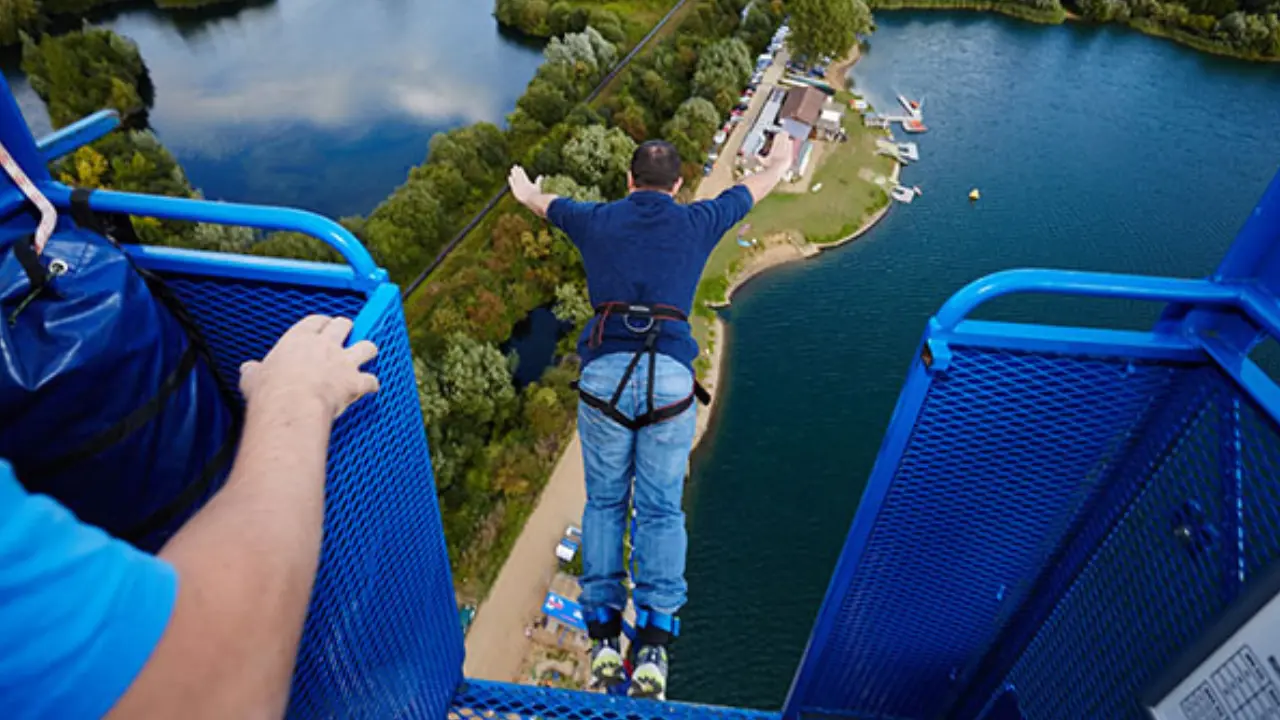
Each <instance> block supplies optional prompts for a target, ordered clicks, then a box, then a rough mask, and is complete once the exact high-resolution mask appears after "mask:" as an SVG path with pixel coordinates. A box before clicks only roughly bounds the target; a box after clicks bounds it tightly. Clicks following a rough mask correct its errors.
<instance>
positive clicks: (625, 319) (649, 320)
mask: <svg viewBox="0 0 1280 720" xmlns="http://www.w3.org/2000/svg"><path fill="white" fill-rule="evenodd" d="M633 309H634V308H633ZM644 311H645V313H644V319H645V320H646V322H645V324H644V327H636V326H635V325H632V324H631V313H630V312H627V313H625V314H624V315H623V316H622V324H623V325H625V326H626V328H627V329H628V330H630V331H631V332H633V333H635V334H637V335H644V334H645V333H647V332H649V331H650V330H652V329H653V322H654V320H653V313H651V312H650V311H649V309H648V308H644Z"/></svg>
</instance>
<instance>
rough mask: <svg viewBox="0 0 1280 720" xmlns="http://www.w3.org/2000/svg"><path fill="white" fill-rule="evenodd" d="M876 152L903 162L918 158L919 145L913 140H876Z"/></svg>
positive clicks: (914, 160)
mask: <svg viewBox="0 0 1280 720" xmlns="http://www.w3.org/2000/svg"><path fill="white" fill-rule="evenodd" d="M876 153H877V154H880V155H887V156H889V157H891V158H893V159H894V160H897V161H898V162H900V163H903V164H906V163H912V162H916V161H917V160H919V159H920V147H919V146H918V145H916V144H915V143H913V142H908V143H895V142H893V141H891V140H877V141H876Z"/></svg>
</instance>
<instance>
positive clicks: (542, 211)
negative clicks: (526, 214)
mask: <svg viewBox="0 0 1280 720" xmlns="http://www.w3.org/2000/svg"><path fill="white" fill-rule="evenodd" d="M557 197H559V196H557V195H552V194H550V193H538V194H536V195H533V196H531V197H528V198H525V199H524V200H523V201H522V204H523V205H524V206H525V207H527V208H529V209H530V210H532V211H533V214H534V215H537V216H538V217H540V218H545V217H546V216H547V208H549V207H551V203H553V202H555V200H556V198H557Z"/></svg>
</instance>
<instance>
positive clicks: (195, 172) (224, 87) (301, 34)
mask: <svg viewBox="0 0 1280 720" xmlns="http://www.w3.org/2000/svg"><path fill="white" fill-rule="evenodd" d="M492 10H493V8H492V4H491V3H489V2H479V1H477V0H368V1H367V2H360V3H352V2H348V1H347V0H275V1H274V2H268V3H265V4H257V5H254V6H252V7H246V8H243V9H240V10H238V11H236V12H223V13H222V14H221V16H220V17H218V16H214V17H205V18H198V19H191V18H188V19H185V20H183V19H182V18H183V17H184V16H174V15H171V14H168V13H164V12H160V11H156V10H154V9H145V8H140V9H130V10H125V11H123V12H121V13H119V14H118V15H115V16H109V17H107V18H105V19H103V20H102V23H101V24H103V25H105V26H107V27H110V28H111V29H113V30H115V31H116V32H118V33H120V34H122V35H125V36H127V37H129V38H132V39H133V40H134V41H135V42H137V43H138V47H139V49H140V50H141V52H142V57H143V60H144V61H145V62H146V64H147V67H148V68H149V70H150V72H151V77H152V80H153V81H154V82H155V87H156V97H155V107H154V108H153V109H152V111H151V114H150V118H151V125H152V127H154V128H155V130H156V132H157V133H158V134H159V136H160V138H161V140H163V141H164V143H165V145H166V146H168V148H169V149H170V150H172V151H173V153H174V155H175V156H177V158H178V161H179V162H181V163H182V166H183V167H184V168H185V169H186V171H187V175H188V176H189V177H190V179H191V182H192V184H194V185H195V186H196V187H198V188H200V189H202V190H203V191H204V193H205V195H206V196H208V197H210V198H217V199H222V200H238V201H248V202H258V203H270V204H284V205H295V206H301V207H304V208H309V209H313V210H318V211H320V212H323V213H326V214H329V215H333V216H340V215H347V214H354V213H367V212H368V211H369V210H371V209H373V207H374V206H375V205H376V204H377V203H378V202H379V201H380V200H381V199H382V198H384V197H386V196H387V194H389V193H390V192H391V191H392V190H393V189H395V187H396V186H397V185H399V184H400V183H402V182H403V181H404V179H405V176H406V173H407V172H408V170H409V168H410V167H411V166H413V165H416V164H418V163H421V162H422V161H423V160H424V159H425V157H426V153H427V142H428V140H429V139H430V137H431V135H432V134H434V133H436V132H439V131H441V130H447V129H449V128H453V127H457V126H460V125H465V124H469V123H473V122H477V121H481V120H487V121H489V122H496V123H501V122H502V121H503V118H504V117H505V116H506V114H507V113H509V112H510V111H511V110H512V108H514V107H515V101H516V100H517V99H518V98H519V97H520V95H521V93H523V92H524V88H525V85H527V84H528V82H529V79H530V78H532V77H533V73H534V71H535V70H537V67H538V64H539V63H540V62H541V53H540V50H539V49H538V48H537V47H536V46H530V45H528V44H522V43H520V42H518V41H516V40H512V39H510V38H507V37H504V36H503V35H501V34H500V33H499V31H498V27H497V23H496V22H495V21H494V19H493V17H492ZM175 18H177V19H175ZM5 74H6V77H7V78H8V79H9V80H10V82H11V83H12V84H13V85H14V92H15V94H16V95H17V97H18V99H19V102H20V104H21V105H22V107H23V110H24V112H27V113H28V114H27V117H28V118H29V119H30V121H31V122H32V124H33V126H34V127H35V128H36V129H37V132H39V131H40V130H41V129H47V127H48V117H47V115H46V114H45V111H44V108H43V105H42V104H41V103H40V100H39V98H37V97H36V96H35V94H34V93H33V92H32V91H31V89H30V87H29V86H28V85H27V84H26V82H25V81H24V80H22V79H21V75H20V73H19V72H17V70H16V61H15V60H14V59H13V58H10V59H9V62H8V64H7V66H6V73H5Z"/></svg>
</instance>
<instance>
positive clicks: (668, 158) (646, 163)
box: [631, 140, 680, 190]
mask: <svg viewBox="0 0 1280 720" xmlns="http://www.w3.org/2000/svg"><path fill="white" fill-rule="evenodd" d="M679 179H680V153H678V152H676V146H675V145H672V144H671V143H669V142H666V141H665V140H650V141H648V142H646V143H644V144H643V145H641V146H640V147H638V148H636V151H635V153H633V154H632V155H631V180H632V182H634V183H635V186H636V187H637V188H650V189H653V190H670V189H672V188H674V187H675V186H676V181H677V180H679Z"/></svg>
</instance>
